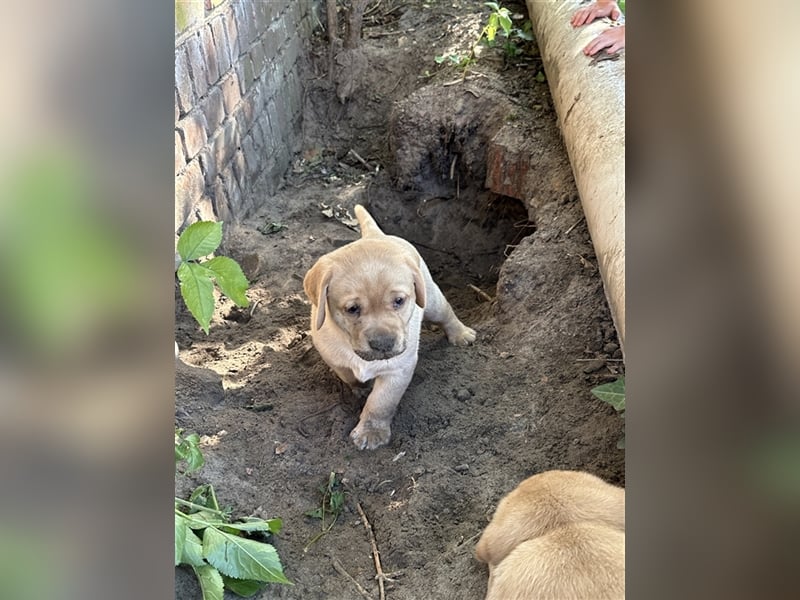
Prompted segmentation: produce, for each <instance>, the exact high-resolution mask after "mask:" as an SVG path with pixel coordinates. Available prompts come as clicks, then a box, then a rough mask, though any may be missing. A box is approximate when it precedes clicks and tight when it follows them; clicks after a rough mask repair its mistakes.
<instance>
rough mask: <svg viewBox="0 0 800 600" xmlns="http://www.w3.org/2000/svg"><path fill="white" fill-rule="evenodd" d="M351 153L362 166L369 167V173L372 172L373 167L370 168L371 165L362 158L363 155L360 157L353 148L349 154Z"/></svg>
mask: <svg viewBox="0 0 800 600" xmlns="http://www.w3.org/2000/svg"><path fill="white" fill-rule="evenodd" d="M349 153H350V154H352V155H353V157H355V159H356V160H357V161H358V162H360V163H361V164H362V165H364V166H365V167H367V171H372V167H371V166H369V163H368V162H367V161H366V160H364V159H363V158H362V157H361V155H360V154H359V153H358V152H356V151H355V150H353V149H352V148H350V152H349Z"/></svg>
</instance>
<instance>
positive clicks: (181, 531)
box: [175, 514, 189, 567]
mask: <svg viewBox="0 0 800 600" xmlns="http://www.w3.org/2000/svg"><path fill="white" fill-rule="evenodd" d="M187 531H189V528H188V527H187V526H186V519H185V518H184V517H183V516H182V515H177V514H176V515H175V566H176V567H177V566H178V565H179V564H181V557H182V556H183V549H184V547H185V546H186V532H187Z"/></svg>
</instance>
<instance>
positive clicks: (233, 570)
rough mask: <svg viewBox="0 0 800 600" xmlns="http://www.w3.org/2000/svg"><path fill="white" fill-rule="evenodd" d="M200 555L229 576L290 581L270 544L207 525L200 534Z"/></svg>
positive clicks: (257, 579)
mask: <svg viewBox="0 0 800 600" xmlns="http://www.w3.org/2000/svg"><path fill="white" fill-rule="evenodd" d="M203 557H204V558H205V559H206V560H207V561H208V562H209V563H210V564H211V565H213V566H214V567H216V568H217V569H218V570H219V572H220V573H223V574H224V575H227V576H228V577H236V578H237V579H255V580H256V581H270V582H276V583H290V582H289V580H288V579H286V576H285V575H284V574H283V567H282V566H281V561H280V559H279V558H278V552H277V551H276V550H275V548H273V547H272V546H271V545H270V544H265V543H263V542H257V541H255V540H248V539H246V538H242V537H237V536H235V535H231V534H229V533H225V532H224V531H219V530H218V529H213V528H208V529H206V530H205V533H204V534H203Z"/></svg>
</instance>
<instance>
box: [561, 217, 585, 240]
mask: <svg viewBox="0 0 800 600" xmlns="http://www.w3.org/2000/svg"><path fill="white" fill-rule="evenodd" d="M581 221H583V215H581V218H580V219H578V220H577V221H575V224H574V225H573V226H572V227H570V228H569V229H567V230H566V231H565V232H564V235H569V232H570V231H572V230H573V229H575V228H576V227H577V226H578V225H579V224H580V222H581Z"/></svg>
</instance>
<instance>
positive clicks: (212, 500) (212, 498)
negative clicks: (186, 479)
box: [189, 483, 219, 510]
mask: <svg viewBox="0 0 800 600" xmlns="http://www.w3.org/2000/svg"><path fill="white" fill-rule="evenodd" d="M189 502H193V503H194V504H199V505H201V506H205V507H206V508H210V509H211V510H219V503H218V502H217V495H216V494H215V493H214V486H213V485H211V484H210V483H206V484H204V485H201V486H198V487H197V488H195V490H194V491H193V492H192V495H191V496H189Z"/></svg>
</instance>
